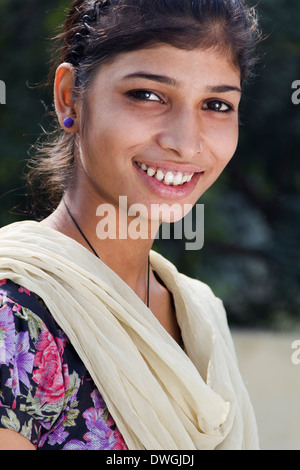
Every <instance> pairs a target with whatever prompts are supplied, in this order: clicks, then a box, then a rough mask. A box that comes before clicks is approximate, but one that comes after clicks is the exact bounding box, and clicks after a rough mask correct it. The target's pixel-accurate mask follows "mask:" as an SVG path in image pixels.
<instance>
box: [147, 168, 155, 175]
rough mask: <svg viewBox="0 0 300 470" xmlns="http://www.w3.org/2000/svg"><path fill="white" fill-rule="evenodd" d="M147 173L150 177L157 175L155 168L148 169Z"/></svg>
mask: <svg viewBox="0 0 300 470" xmlns="http://www.w3.org/2000/svg"><path fill="white" fill-rule="evenodd" d="M147 173H148V176H154V175H155V170H153V168H148V169H147Z"/></svg>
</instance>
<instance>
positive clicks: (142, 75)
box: [123, 72, 180, 88]
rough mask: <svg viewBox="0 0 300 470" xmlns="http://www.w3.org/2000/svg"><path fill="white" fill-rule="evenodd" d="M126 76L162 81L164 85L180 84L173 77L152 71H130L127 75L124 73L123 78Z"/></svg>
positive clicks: (126, 77)
mask: <svg viewBox="0 0 300 470" xmlns="http://www.w3.org/2000/svg"><path fill="white" fill-rule="evenodd" d="M128 78H145V79H146V80H152V81H154V82H159V83H163V84H164V85H170V86H173V87H176V88H178V87H179V86H180V84H179V82H178V81H177V80H175V79H174V78H170V77H167V76H165V75H156V74H153V73H144V72H135V73H130V74H129V75H125V77H123V80H126V79H128Z"/></svg>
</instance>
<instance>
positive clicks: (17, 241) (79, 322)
mask: <svg viewBox="0 0 300 470" xmlns="http://www.w3.org/2000/svg"><path fill="white" fill-rule="evenodd" d="M150 260H151V266H152V269H153V270H155V271H156V272H157V274H158V275H159V276H160V278H161V279H162V280H163V282H164V283H165V285H166V286H167V288H168V289H169V290H170V292H171V293H172V294H173V297H174V302H175V308H176V315H177V321H178V324H179V326H180V328H181V332H182V338H183V341H184V345H185V351H183V350H182V349H181V348H180V346H179V345H178V344H177V343H176V342H175V341H174V340H173V338H172V337H171V336H170V335H169V334H168V333H167V332H166V331H165V330H164V328H163V327H162V326H161V325H160V323H159V322H158V320H157V319H156V318H155V316H154V315H153V314H152V313H151V311H150V310H149V309H148V308H147V307H146V306H145V304H144V303H143V302H142V301H141V300H140V299H139V297H138V296H137V295H136V294H135V293H134V292H133V291H132V289H131V288H130V287H129V286H128V285H127V284H126V283H125V282H123V281H122V280H121V279H120V278H119V277H118V276H117V275H116V274H115V273H114V272H113V271H112V270H111V269H110V268H109V267H108V266H106V265H105V264H104V263H103V262H102V261H101V260H99V259H97V258H96V257H95V256H94V255H92V254H91V253H90V252H89V251H88V250H86V249H85V248H84V247H82V246H81V245H80V244H78V243H77V242H75V241H74V240H72V239H70V238H68V237H66V236H65V235H62V234H60V233H58V232H56V231H55V230H53V229H50V228H47V227H44V226H41V225H40V224H38V223H37V222H31V221H30V222H19V223H15V224H12V225H9V226H7V227H4V228H2V229H1V230H0V279H11V280H12V281H14V282H16V283H18V284H20V285H21V286H23V287H25V288H27V289H29V290H31V291H33V292H35V293H36V294H37V295H39V296H40V297H41V298H42V299H43V300H44V302H45V304H46V305H47V307H48V309H49V310H50V312H51V314H52V315H53V317H54V319H55V320H56V322H57V323H58V324H59V325H60V327H61V328H62V329H63V330H64V332H65V333H66V334H67V336H68V337H69V339H70V341H71V343H72V344H73V346H74V348H75V349H76V351H77V353H78V354H79V356H80V358H81V359H82V361H83V362H84V364H85V365H86V367H87V369H88V370H89V372H90V375H91V377H92V378H93V380H94V382H95V384H96V386H97V388H98V389H99V391H100V393H101V394H102V396H103V399H104V400H105V402H106V404H107V407H108V409H109V411H110V413H111V415H112V416H113V418H114V420H115V422H116V424H117V427H118V429H119V430H120V432H121V433H122V435H123V437H124V439H125V442H126V444H127V446H128V448H129V449H131V450H140V449H151V450H176V449H181V450H191V449H203V450H205V449H207V450H211V449H257V448H258V439H257V430H256V424H255V418H254V415H253V410H252V407H251V404H250V401H249V397H248V394H247V391H246V390H245V387H244V384H243V381H242V379H241V377H240V374H239V371H238V366H237V361H236V357H235V352H234V347H233V344H232V339H231V336H230V333H229V330H228V326H227V322H226V314H225V312H224V308H223V305H222V303H221V301H220V300H219V299H217V298H216V297H215V296H214V295H213V293H212V292H211V290H210V289H209V288H208V287H207V286H206V285H205V284H203V283H201V282H200V281H197V280H193V279H190V278H188V277H186V276H184V275H182V274H180V273H178V271H177V270H176V268H175V267H174V266H173V265H172V264H171V263H170V262H169V261H167V260H166V259H165V258H163V257H162V256H160V255H159V254H158V253H156V252H154V251H151V254H150Z"/></svg>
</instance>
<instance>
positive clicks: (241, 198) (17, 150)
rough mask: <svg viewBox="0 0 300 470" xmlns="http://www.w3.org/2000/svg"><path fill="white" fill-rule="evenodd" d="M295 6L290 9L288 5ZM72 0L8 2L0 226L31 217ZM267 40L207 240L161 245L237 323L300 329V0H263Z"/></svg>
mask: <svg viewBox="0 0 300 470" xmlns="http://www.w3.org/2000/svg"><path fill="white" fill-rule="evenodd" d="M287 4H288V5H289V6H286V5H287ZM69 5H70V1H66V0H51V1H50V0H43V1H41V0H1V4H0V18H1V31H0V59H1V60H0V80H3V81H4V82H5V83H6V104H5V105H0V129H1V130H0V144H1V146H0V226H3V225H6V224H8V223H11V222H14V221H17V220H22V219H24V218H25V217H26V214H24V210H25V209H26V197H25V193H26V189H25V187H24V182H23V181H22V179H21V175H22V173H23V170H24V166H25V163H26V159H27V158H28V151H29V150H30V148H31V146H32V145H34V143H35V142H36V139H37V138H38V137H39V135H40V134H41V132H42V129H43V128H46V129H49V120H48V117H47V109H48V108H49V107H51V106H52V96H51V94H49V92H48V91H44V89H43V88H42V87H41V86H38V85H40V84H42V83H43V82H45V80H46V78H47V74H48V68H49V60H50V50H49V45H50V41H49V38H51V37H53V35H54V33H55V29H56V27H57V26H58V25H59V24H60V22H61V21H62V20H63V18H64V16H65V9H66V8H67V7H68V6H69ZM257 8H258V12H259V16H260V18H261V26H262V29H263V33H264V35H265V36H266V39H265V40H264V41H263V42H262V44H261V45H260V55H261V60H260V63H259V65H258V67H257V69H256V73H257V75H256V78H255V79H254V80H253V81H252V83H251V84H250V85H248V86H247V87H246V89H245V92H244V98H243V102H242V107H241V127H240V144H239V147H238V151H237V153H236V155H235V157H234V158H233V160H232V162H231V163H230V164H229V166H228V167H227V169H226V171H225V172H224V173H223V175H222V176H221V178H220V179H219V180H218V182H217V183H216V184H215V185H214V186H213V187H212V188H211V189H210V190H209V191H208V192H207V193H206V194H205V196H204V197H203V198H201V200H200V201H199V202H200V203H202V204H204V205H205V243H204V247H203V248H202V249H201V250H200V251H186V250H185V249H184V243H185V241H178V240H173V241H172V240H169V241H167V240H160V241H156V243H155V248H157V249H158V250H159V251H160V252H162V253H163V254H164V255H166V256H167V257H168V258H170V259H171V260H172V261H174V262H175V264H176V265H177V266H178V268H179V269H180V270H181V271H182V272H184V273H186V274H188V275H191V276H193V277H197V278H199V279H201V280H203V281H204V282H206V283H208V284H209V285H210V286H211V287H212V289H213V290H214V292H215V293H216V295H218V296H219V297H221V298H222V299H223V301H224V304H225V306H226V309H227V312H228V319H229V323H230V325H233V326H238V327H247V328H250V327H251V328H268V329H274V330H281V331H282V330H287V331H288V330H293V331H294V330H295V329H298V328H299V327H300V289H299V286H300V247H299V246H300V245H299V238H300V196H299V194H300V191H299V190H300V171H299V170H300V164H299V151H300V105H298V106H296V105H294V104H293V103H292V100H291V97H292V93H293V90H292V83H293V82H294V81H295V80H300V28H299V18H300V2H299V0H289V2H286V1H285V0H261V1H260V2H259V3H258V6H257Z"/></svg>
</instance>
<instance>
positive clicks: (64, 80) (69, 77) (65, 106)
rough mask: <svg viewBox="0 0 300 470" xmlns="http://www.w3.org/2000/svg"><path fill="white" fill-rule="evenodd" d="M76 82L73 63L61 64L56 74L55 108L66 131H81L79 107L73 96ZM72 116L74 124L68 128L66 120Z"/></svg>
mask: <svg viewBox="0 0 300 470" xmlns="http://www.w3.org/2000/svg"><path fill="white" fill-rule="evenodd" d="M74 83H75V70H74V68H73V66H72V65H71V64H68V63H66V62H65V63H63V64H61V65H60V66H59V67H58V68H57V70H56V74H55V82H54V98H55V109H56V114H57V117H58V120H59V122H60V125H61V126H62V128H63V129H65V131H66V132H69V133H72V134H74V133H76V132H78V131H79V108H78V105H77V103H76V101H75V99H74V96H73V88H74ZM67 117H71V118H72V119H73V120H74V125H73V126H72V127H71V128H67V127H66V126H65V125H64V120H65V119H66V118H67Z"/></svg>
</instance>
